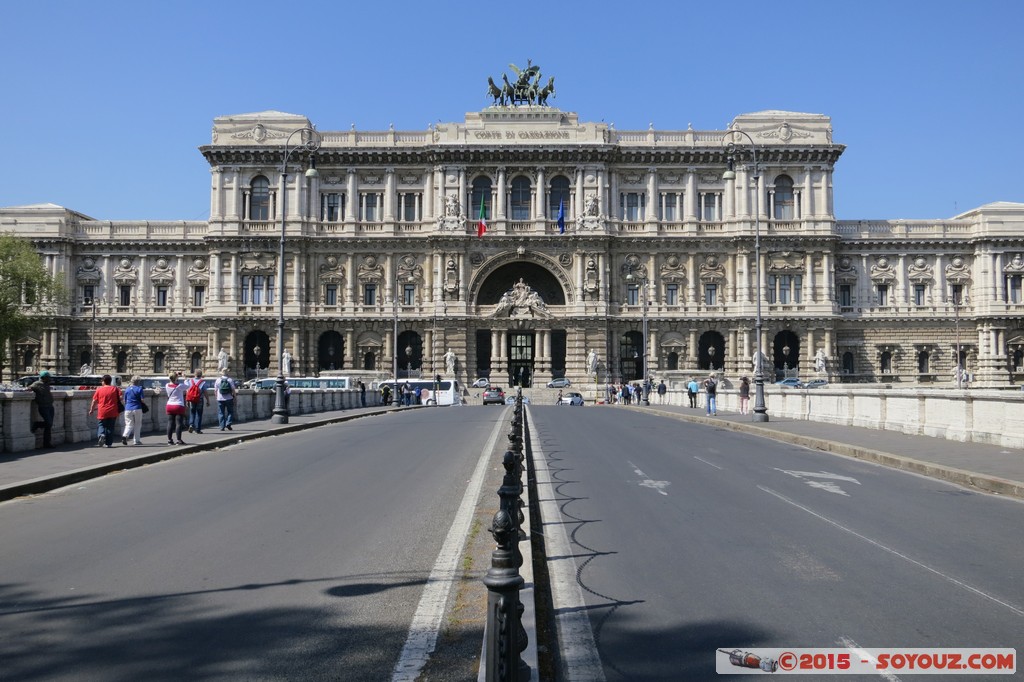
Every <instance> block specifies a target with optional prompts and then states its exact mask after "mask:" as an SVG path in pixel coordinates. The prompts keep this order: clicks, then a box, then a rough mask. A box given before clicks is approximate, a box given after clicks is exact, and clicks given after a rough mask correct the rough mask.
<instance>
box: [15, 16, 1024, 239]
mask: <svg viewBox="0 0 1024 682" xmlns="http://www.w3.org/2000/svg"><path fill="white" fill-rule="evenodd" d="M1022 19H1024V2H1021V1H1020V0H975V1H970V2H969V1H967V0H964V1H963V2H947V1H937V2H907V1H904V0H884V1H876V0H856V1H850V2H837V1H831V0H815V1H811V2H806V1H804V0H795V1H792V2H780V3H771V2H748V1H746V0H733V1H731V2H729V3H710V2H684V1H679V0H677V1H665V2H663V1H661V0H654V1H649V2H643V3H602V2H561V3H556V2H544V3H534V2H517V3H486V2H479V1H477V2H465V3H461V2H460V3H450V2H443V1H441V2H432V3H422V2H407V1H406V0H400V1H393V2H387V3H380V2H373V3H371V2H351V3H349V2H337V1H331V2H315V1H310V2H302V3H283V2H277V3H269V2H263V1H262V0H255V1H252V2H246V3H230V2H206V1H203V2H196V1H191V0H183V1H181V2H145V1H143V2H140V1H139V0H133V1H132V2H122V1H120V0H118V1H109V2H103V1H98V2H70V1H65V2H55V1H53V0H34V1H33V2H7V3H4V6H3V8H2V9H0V26H2V27H3V38H2V40H0V60H2V61H0V63H2V64H3V68H2V69H0V87H2V91H0V92H2V100H0V101H2V104H0V130H2V138H0V139H2V142H0V145H2V149H3V163H2V164H0V206H12V205H21V204H31V203H40V202H53V203H56V204H60V205H62V206H66V207H68V208H72V209H74V210H77V211H81V212H82V213H85V214H87V215H90V216H92V217H94V218H98V219H104V220H131V219H149V220H203V219H205V218H207V217H208V215H209V184H210V176H209V168H208V166H207V164H206V162H205V160H204V159H203V158H202V156H201V155H200V154H199V152H198V151H197V147H199V146H200V145H203V144H207V143H209V141H210V129H211V126H212V121H213V118H214V117H216V116H223V115H229V114H239V113H249V112H255V111H263V110H267V109H277V110H280V111H286V112H290V113H295V114H303V115H306V116H308V117H309V118H310V119H311V120H312V121H313V122H314V123H315V124H316V125H317V127H319V128H320V129H321V130H346V129H348V128H349V127H350V126H351V124H353V123H354V124H355V125H356V127H357V128H359V129H360V130H384V129H386V128H387V127H388V125H389V124H392V123H393V124H394V126H395V128H396V129H398V130H425V129H426V127H427V125H428V124H430V123H433V122H437V121H445V122H451V121H462V120H463V118H464V115H465V112H467V111H478V110H480V109H483V108H484V107H486V106H487V105H489V104H490V103H491V102H490V100H489V99H488V98H487V97H486V85H487V77H488V76H493V77H494V78H495V79H496V80H497V79H498V78H499V77H500V76H501V74H502V73H504V72H509V68H508V64H509V63H510V62H512V63H515V64H517V65H523V64H525V63H526V60H527V59H532V60H533V62H534V63H535V64H539V65H540V66H541V69H542V71H543V73H544V74H545V75H546V76H547V75H551V76H555V81H556V88H557V96H556V97H555V98H554V99H552V100H551V102H550V103H551V104H552V105H554V106H556V107H558V108H560V109H562V110H566V111H575V112H577V113H578V114H579V116H580V119H581V120H585V121H601V120H604V121H606V122H614V123H615V127H616V128H618V129H619V130H635V129H646V128H647V126H648V124H649V123H653V124H654V125H655V127H656V128H659V129H683V128H686V126H687V124H690V123H692V124H693V127H694V128H696V129H705V130H707V129H723V128H725V127H726V126H727V125H728V123H729V122H730V121H731V120H732V119H733V117H734V116H736V115H737V114H741V113H746V112H753V111H761V110H765V109H784V110H790V111H801V112H811V113H821V114H827V115H829V116H831V117H832V127H833V129H834V131H835V132H834V139H835V141H836V142H837V143H842V144H845V145H847V151H846V153H845V154H844V155H843V156H842V158H840V160H839V163H838V166H837V170H836V174H835V182H834V185H835V204H836V215H837V217H839V218H840V219H875V218H918V219H930V218H948V217H952V216H953V215H955V214H956V213H957V212H962V211H965V210H968V209H970V208H974V207H977V206H980V205H982V204H985V203H989V202H992V201H1016V202H1024V131H1022V130H1021V126H1020V121H1021V118H1022V113H1024V102H1022V98H1024V88H1022V87H1021V86H1022V82H1024V77H1022V73H1021V70H1022V68H1024V39H1022V36H1021V29H1022V26H1024V21H1022Z"/></svg>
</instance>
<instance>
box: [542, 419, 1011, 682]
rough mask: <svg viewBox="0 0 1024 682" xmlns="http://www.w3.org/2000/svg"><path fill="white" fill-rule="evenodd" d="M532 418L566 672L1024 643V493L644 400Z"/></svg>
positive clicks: (602, 675) (702, 674)
mask: <svg viewBox="0 0 1024 682" xmlns="http://www.w3.org/2000/svg"><path fill="white" fill-rule="evenodd" d="M530 414H531V434H532V441H533V456H534V459H535V460H536V462H537V465H538V468H539V469H542V470H543V469H545V468H546V469H547V471H541V472H540V476H539V479H540V484H539V486H538V493H539V497H540V498H541V499H542V500H544V501H545V504H546V507H545V509H546V513H545V517H544V523H543V526H542V532H543V533H544V537H545V543H546V551H547V555H548V557H549V564H548V565H549V569H550V570H551V573H552V582H553V590H554V592H555V594H554V602H555V609H556V615H557V622H558V629H559V637H560V645H559V649H560V658H561V664H562V667H563V674H564V679H566V680H581V681H582V680H586V681H587V682H596V681H597V680H601V679H607V680H708V679H717V678H719V677H720V676H718V675H716V674H715V650H716V649H719V648H724V649H734V648H740V649H749V648H754V647H790V648H812V647H828V648H838V647H851V646H852V647H856V646H858V645H859V646H860V647H863V648H891V647H1016V648H1017V650H1018V652H1020V651H1021V650H1022V647H1021V644H1022V640H1024V637H1022V634H1021V633H1024V579H1022V575H1024V573H1022V570H1021V566H1024V543H1022V542H1021V541H1020V538H1021V530H1020V529H1021V528H1022V527H1024V504H1022V503H1020V502H1019V501H1014V500H1008V499H1005V498H999V497H995V496H991V495H984V494H979V493H975V492H971V491H967V490H964V489H960V488H957V487H955V486H952V485H948V484H946V483H943V482H940V481H936V480H934V479H928V478H923V477H919V476H916V475H913V474H907V473H902V472H898V471H894V470H891V469H887V468H884V467H880V466H876V465H872V464H869V463H865V462H861V461H858V460H853V459H847V458H843V457H838V456H835V455H829V454H824V453H821V452H816V451H810V450H806V449H803V448H800V447H796V446H793V445H787V444H782V443H778V442H775V441H768V440H761V439H758V438H755V437H752V436H750V435H747V434H743V433H737V432H733V431H727V430H724V429H717V428H714V427H707V426H703V425H697V424H690V423H682V422H678V421H674V420H666V419H660V418H658V417H655V416H651V415H649V414H645V413H644V412H643V411H642V410H636V409H616V408H594V407H588V408H584V409H578V408H562V407H558V408H555V407H547V406H534V407H532V408H531V410H530ZM730 677H731V676H730ZM958 677H962V679H972V680H976V679H979V678H978V677H977V676H969V677H968V676H955V675H948V676H945V677H944V678H943V679H949V680H952V679H957V678H958ZM804 679H811V678H807V677H805V678H804ZM825 679H833V678H832V677H828V678H825ZM843 679H851V678H850V677H844V678H843ZM854 679H856V678H854ZM871 679H880V678H878V677H874V678H871ZM897 679H898V678H897ZM1002 679H1006V678H1002Z"/></svg>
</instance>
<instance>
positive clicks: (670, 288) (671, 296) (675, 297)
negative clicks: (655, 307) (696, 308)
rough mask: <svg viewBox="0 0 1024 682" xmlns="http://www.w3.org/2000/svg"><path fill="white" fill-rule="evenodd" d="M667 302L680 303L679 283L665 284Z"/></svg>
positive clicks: (671, 303)
mask: <svg viewBox="0 0 1024 682" xmlns="http://www.w3.org/2000/svg"><path fill="white" fill-rule="evenodd" d="M665 304H666V305H679V285H678V284H666V285H665Z"/></svg>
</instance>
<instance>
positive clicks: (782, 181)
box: [775, 175, 796, 220]
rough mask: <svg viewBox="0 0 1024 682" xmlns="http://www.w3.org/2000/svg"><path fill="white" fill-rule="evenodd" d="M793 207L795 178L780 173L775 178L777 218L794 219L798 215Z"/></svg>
mask: <svg viewBox="0 0 1024 682" xmlns="http://www.w3.org/2000/svg"><path fill="white" fill-rule="evenodd" d="M793 209H794V205H793V178H791V177H789V176H788V175H780V176H779V177H777V178H775V219H776V220H793V219H794V218H795V217H796V211H794V210H793Z"/></svg>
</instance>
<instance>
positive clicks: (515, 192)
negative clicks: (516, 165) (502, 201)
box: [509, 175, 530, 220]
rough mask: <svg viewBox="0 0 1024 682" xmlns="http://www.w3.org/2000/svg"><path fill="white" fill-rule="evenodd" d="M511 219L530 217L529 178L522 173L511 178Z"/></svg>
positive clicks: (527, 218) (526, 218)
mask: <svg viewBox="0 0 1024 682" xmlns="http://www.w3.org/2000/svg"><path fill="white" fill-rule="evenodd" d="M509 218H510V219H511V220H529V219H530V180H529V178H525V177H523V176H522V175H519V176H516V178H515V179H513V180H512V196H511V201H510V202H509Z"/></svg>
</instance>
